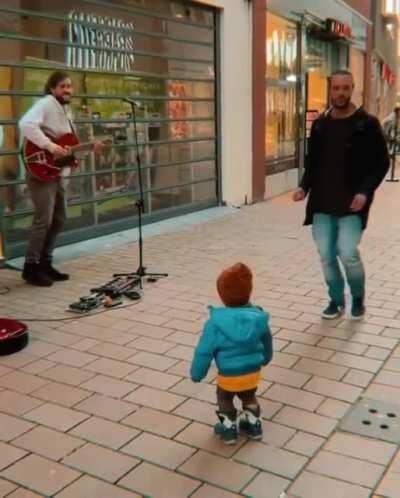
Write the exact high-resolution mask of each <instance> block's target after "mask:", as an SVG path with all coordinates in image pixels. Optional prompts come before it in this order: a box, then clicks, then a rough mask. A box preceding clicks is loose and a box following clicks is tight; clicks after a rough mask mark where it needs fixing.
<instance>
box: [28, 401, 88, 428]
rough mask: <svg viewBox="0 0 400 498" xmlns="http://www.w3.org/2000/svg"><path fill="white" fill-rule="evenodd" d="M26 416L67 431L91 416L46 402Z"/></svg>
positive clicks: (33, 420)
mask: <svg viewBox="0 0 400 498" xmlns="http://www.w3.org/2000/svg"><path fill="white" fill-rule="evenodd" d="M24 418H26V419H28V420H31V421H32V422H36V423H38V424H42V425H45V426H47V427H51V428H53V429H57V430H59V431H62V432H66V431H68V430H69V429H71V428H72V427H74V426H75V425H78V424H79V423H81V422H82V421H83V420H86V419H87V418H89V415H87V414H86V413H81V412H78V411H76V410H71V409H69V408H64V407H61V406H58V405H54V404H52V403H45V404H44V405H41V406H39V407H38V408H35V409H34V410H31V411H30V412H28V413H26V414H25V415H24ZM30 425H31V424H30ZM24 432H25V431H24Z"/></svg>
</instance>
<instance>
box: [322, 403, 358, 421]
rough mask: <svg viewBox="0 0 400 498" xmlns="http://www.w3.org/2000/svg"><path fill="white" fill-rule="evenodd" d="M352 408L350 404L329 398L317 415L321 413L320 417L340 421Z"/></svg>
mask: <svg viewBox="0 0 400 498" xmlns="http://www.w3.org/2000/svg"><path fill="white" fill-rule="evenodd" d="M351 406H352V405H351V404H350V403H345V402H344V401H338V400H337V399H331V398H328V399H326V400H325V401H324V402H323V403H322V405H321V406H320V407H319V408H318V410H317V413H319V414H320V415H325V416H326V417H331V418H336V419H338V420H340V419H342V418H343V417H344V416H345V414H346V413H347V412H348V411H349V409H350V408H351Z"/></svg>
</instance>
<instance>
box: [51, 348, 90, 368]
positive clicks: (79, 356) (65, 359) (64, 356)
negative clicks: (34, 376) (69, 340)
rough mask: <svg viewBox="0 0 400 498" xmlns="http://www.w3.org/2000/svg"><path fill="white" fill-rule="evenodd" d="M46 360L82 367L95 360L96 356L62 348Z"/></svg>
mask: <svg viewBox="0 0 400 498" xmlns="http://www.w3.org/2000/svg"><path fill="white" fill-rule="evenodd" d="M47 360H49V361H54V362H55V363H62V364H64V365H69V366H71V367H84V366H85V365H88V364H89V363H91V362H92V361H94V360H97V356H95V355H93V354H88V353H84V352H82V351H75V350H74V349H67V348H64V349H61V350H60V351H57V353H53V354H51V355H49V356H48V357H47Z"/></svg>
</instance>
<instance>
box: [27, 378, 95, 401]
mask: <svg viewBox="0 0 400 498" xmlns="http://www.w3.org/2000/svg"><path fill="white" fill-rule="evenodd" d="M32 394H33V395H34V396H36V397H37V398H40V399H42V400H44V401H50V402H52V403H57V404H59V405H63V406H68V407H71V406H73V405H75V404H76V403H79V402H80V401H82V400H84V399H86V398H88V397H89V396H91V393H90V392H89V391H84V390H83V389H79V388H78V387H73V386H66V385H64V384H60V383H58V382H51V383H49V384H47V385H45V386H44V387H41V388H40V389H37V390H36V391H34V392H33V393H32Z"/></svg>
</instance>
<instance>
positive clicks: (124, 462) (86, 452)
mask: <svg viewBox="0 0 400 498" xmlns="http://www.w3.org/2000/svg"><path fill="white" fill-rule="evenodd" d="M63 463H64V464H65V465H68V466H69V467H72V468H74V469H76V470H79V471H80V472H84V473H87V474H91V475H92V476H94V477H99V478H100V479H103V480H104V481H108V482H110V483H114V482H116V481H117V480H118V479H120V478H121V477H123V476H124V475H125V474H127V473H128V472H129V471H130V470H132V469H133V468H134V467H136V466H137V465H138V464H139V463H140V461H139V460H137V459H135V458H131V457H129V456H127V455H122V454H121V453H117V452H115V451H111V450H109V449H106V448H101V447H100V446H95V445H93V444H90V443H89V444H86V445H85V446H83V447H81V448H79V449H78V450H76V451H74V452H73V453H72V454H71V455H69V456H66V457H65V458H64V459H63Z"/></svg>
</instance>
